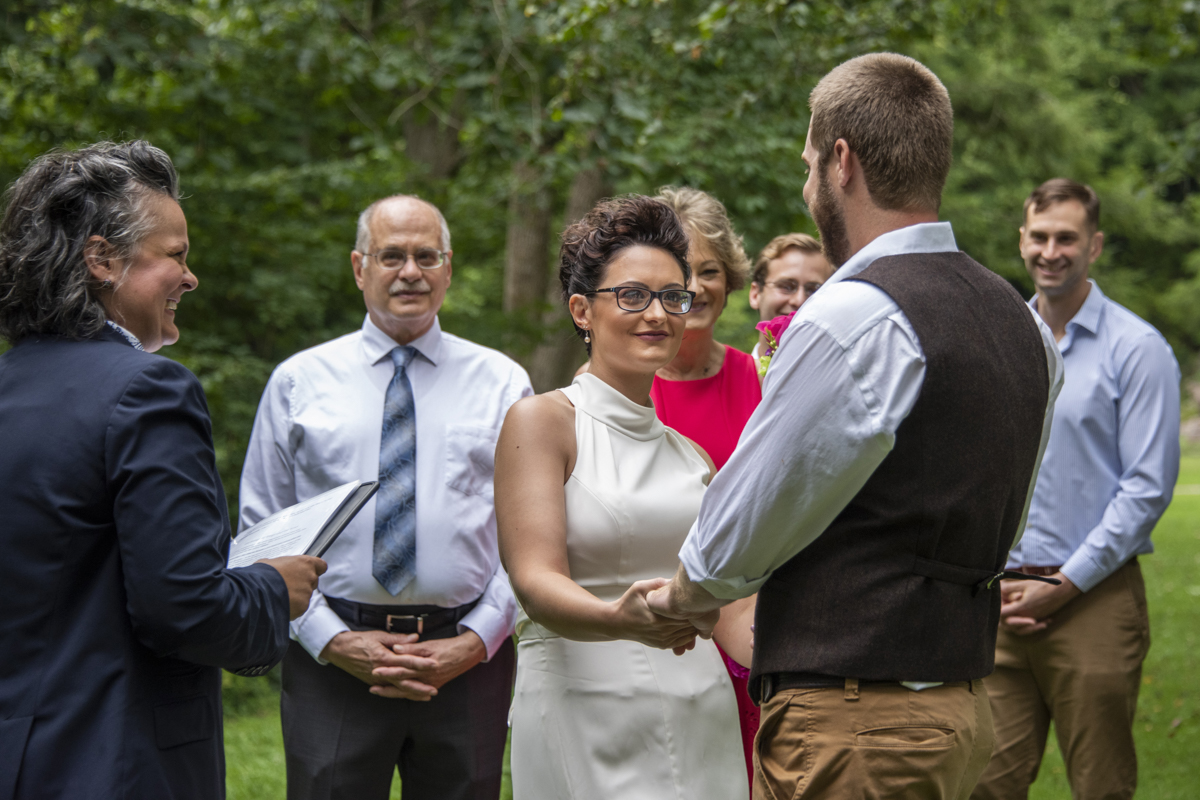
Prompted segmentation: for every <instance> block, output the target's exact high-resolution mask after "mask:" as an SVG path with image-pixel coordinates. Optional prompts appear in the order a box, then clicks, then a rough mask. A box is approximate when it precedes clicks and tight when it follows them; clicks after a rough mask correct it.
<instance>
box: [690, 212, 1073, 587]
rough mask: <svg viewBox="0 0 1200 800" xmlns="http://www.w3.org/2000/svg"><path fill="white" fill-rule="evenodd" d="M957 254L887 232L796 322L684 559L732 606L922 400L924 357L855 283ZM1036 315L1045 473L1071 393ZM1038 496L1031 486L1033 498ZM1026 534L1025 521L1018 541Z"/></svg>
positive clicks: (904, 326)
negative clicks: (917, 258)
mask: <svg viewBox="0 0 1200 800" xmlns="http://www.w3.org/2000/svg"><path fill="white" fill-rule="evenodd" d="M957 250H958V246H957V244H956V243H955V241H954V233H953V231H952V230H951V228H950V224H949V223H947V222H937V223H925V224H920V225H913V226H910V227H907V228H902V229H900V230H896V231H892V232H890V233H886V234H884V235H883V236H880V237H878V238H877V239H875V240H874V241H872V242H871V243H870V244H868V245H867V246H866V247H864V248H863V249H862V250H860V251H859V252H858V253H856V254H855V255H854V257H853V258H851V259H850V260H849V261H847V262H846V263H845V264H844V265H842V267H841V268H840V269H838V271H837V272H836V273H834V275H833V277H832V278H831V279H830V280H829V281H828V282H827V283H826V284H825V285H824V286H822V287H821V291H819V292H817V293H816V294H814V295H813V296H812V297H811V298H810V299H809V300H808V301H807V302H806V303H805V304H804V305H803V306H801V307H800V310H799V311H797V312H796V316H795V317H793V319H792V323H791V325H790V326H789V327H788V329H787V330H786V331H785V332H784V334H783V338H782V341H781V342H780V346H779V350H778V351H777V352H776V353H775V354H774V355H773V356H772V358H771V366H770V369H768V370H767V375H766V379H765V381H764V382H763V399H762V403H761V404H760V405H759V406H758V408H757V409H756V410H755V412H754V414H753V415H752V416H751V417H750V420H749V422H747V423H746V427H745V429H744V430H743V431H742V436H741V439H739V440H738V446H737V449H736V450H734V452H733V456H732V457H731V458H730V459H729V461H728V463H726V464H725V466H724V468H722V469H721V471H720V472H718V473H717V474H716V475H715V476H714V477H713V480H712V484H711V485H710V486H709V489H708V492H707V493H706V494H705V495H704V501H703V503H701V505H700V516H699V519H697V520H696V523H695V525H693V526H692V530H691V532H690V533H689V534H688V537H687V540H686V541H685V542H684V544H683V549H682V550H681V551H680V554H679V558H680V561H681V562H682V563H683V565H684V568H685V569H687V572H688V576H689V577H690V578H691V579H692V580H693V581H695V582H697V583H699V584H701V585H702V586H704V588H705V589H707V590H708V591H709V592H710V593H711V594H712V595H714V596H716V597H720V598H724V599H734V598H738V597H746V596H748V595H751V594H753V593H754V592H756V591H758V589H759V587H760V586H762V584H763V583H764V582H765V581H766V580H767V578H768V577H770V575H771V573H772V572H773V571H774V570H775V569H777V568H779V567H781V566H783V565H784V564H785V563H787V562H788V561H789V560H790V559H791V558H792V557H793V556H794V555H796V554H797V553H798V552H800V551H801V550H802V549H804V548H805V547H807V546H808V545H809V544H810V543H811V542H812V541H813V540H815V539H816V538H817V537H818V536H820V535H821V533H823V532H824V531H825V529H826V528H827V527H828V526H829V524H830V523H831V522H833V520H834V518H835V517H836V516H837V515H838V514H839V513H840V512H841V511H842V509H843V508H845V507H846V505H847V504H848V503H849V502H850V501H851V500H852V499H853V498H854V496H855V495H856V494H858V492H859V490H860V489H862V487H863V485H864V484H865V483H866V482H867V479H868V478H870V477H871V474H872V473H873V472H874V471H875V469H876V468H877V467H878V466H879V464H880V463H881V462H882V461H883V459H884V457H885V456H887V454H888V453H889V452H890V451H891V449H892V447H893V445H894V444H895V440H896V429H897V428H898V427H899V426H900V423H901V422H902V421H903V420H904V418H905V417H907V416H908V414H909V412H910V411H912V408H913V405H914V404H915V403H916V401H917V397H918V396H919V395H920V392H921V385H922V382H923V381H924V379H925V356H924V353H923V352H922V350H921V344H920V341H919V340H918V339H917V334H916V332H915V331H914V330H913V328H912V325H911V324H910V323H909V321H908V318H907V317H906V316H905V315H904V312H902V311H901V310H900V307H899V306H898V305H896V303H895V301H894V300H892V299H891V297H889V296H888V295H887V294H886V293H885V292H884V291H883V290H881V289H879V288H878V287H876V286H873V285H871V284H869V283H864V282H862V281H853V280H847V279H848V278H852V277H854V276H855V275H857V274H858V273H859V272H861V271H862V270H864V269H866V268H867V266H869V265H870V264H871V263H872V262H874V261H875V259H877V258H881V257H883V256H888V255H900V254H905V253H944V252H956V251H957ZM1031 313H1032V312H1031ZM1033 316H1034V319H1035V320H1036V321H1037V324H1038V327H1039V330H1040V331H1041V334H1042V341H1043V345H1044V347H1045V349H1046V364H1047V367H1048V371H1049V374H1048V377H1049V381H1050V397H1049V402H1048V404H1047V407H1046V417H1045V422H1044V425H1043V428H1042V440H1041V446H1040V448H1039V451H1038V462H1039V463H1040V461H1041V456H1042V453H1043V452H1044V450H1045V447H1046V440H1047V438H1048V437H1049V433H1050V420H1051V417H1052V414H1053V409H1054V398H1055V397H1056V396H1057V394H1058V390H1059V388H1060V386H1061V385H1062V357H1061V356H1060V355H1059V353H1058V348H1057V347H1056V346H1055V344H1054V336H1053V334H1052V333H1051V332H1050V329H1049V328H1048V327H1047V326H1046V324H1045V323H1044V322H1042V320H1041V319H1040V318H1039V317H1038V316H1037V314H1033ZM1036 475H1037V469H1036V466H1035V469H1034V477H1035V479H1036ZM1032 488H1033V485H1032V481H1031V484H1030V495H1032V493H1033V492H1032ZM1026 513H1028V500H1027V501H1026ZM1023 528H1024V521H1023V520H1022V524H1021V526H1020V527H1018V535H1019V531H1020V530H1021V529H1023Z"/></svg>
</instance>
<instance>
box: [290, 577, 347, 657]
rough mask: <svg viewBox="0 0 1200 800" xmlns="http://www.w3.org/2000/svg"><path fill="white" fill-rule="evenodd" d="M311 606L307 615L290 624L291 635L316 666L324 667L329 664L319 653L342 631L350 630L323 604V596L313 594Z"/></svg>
mask: <svg viewBox="0 0 1200 800" xmlns="http://www.w3.org/2000/svg"><path fill="white" fill-rule="evenodd" d="M312 604H313V607H312V608H310V609H309V610H308V613H306V614H304V615H303V616H301V617H299V618H297V619H296V620H295V621H294V622H292V624H291V634H292V639H293V640H294V641H297V642H299V643H300V646H301V647H303V648H304V649H305V650H306V651H308V654H309V655H310V656H312V657H313V658H315V659H316V660H317V663H318V664H320V665H322V666H324V665H325V664H328V663H329V662H328V661H326V660H325V659H323V658H321V651H322V650H324V649H325V645H327V644H329V640H330V639H332V638H333V637H335V636H337V635H338V634H339V633H341V632H343V631H348V630H350V626H349V625H347V624H346V623H345V622H343V621H342V618H341V617H339V616H338V615H337V613H336V612H335V611H334V610H333V609H332V608H330V607H329V606H327V605H326V604H325V598H324V596H322V595H318V594H316V593H315V592H314V593H313V599H312Z"/></svg>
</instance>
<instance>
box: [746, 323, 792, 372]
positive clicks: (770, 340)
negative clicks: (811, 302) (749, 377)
mask: <svg viewBox="0 0 1200 800" xmlns="http://www.w3.org/2000/svg"><path fill="white" fill-rule="evenodd" d="M794 316H796V312H795V311H793V312H792V313H791V314H784V315H783V316H782V317H775V319H770V320H767V321H766V322H760V323H758V324H757V325H755V326H754V327H755V328H756V329H758V330H760V331H762V333H763V336H765V337H766V338H767V350H766V352H765V353H763V354H762V355H760V356H759V357H758V377H759V378H761V377H763V376H764V375H766V374H767V367H769V366H771V356H772V355H774V354H775V351H776V350H778V349H779V340H780V339H782V338H783V332H784V331H786V330H787V329H788V325H791V324H792V317H794Z"/></svg>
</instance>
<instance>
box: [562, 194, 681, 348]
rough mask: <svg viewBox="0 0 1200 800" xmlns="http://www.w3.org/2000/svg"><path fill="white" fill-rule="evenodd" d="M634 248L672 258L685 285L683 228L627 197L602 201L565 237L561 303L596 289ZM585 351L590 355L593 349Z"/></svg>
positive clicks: (662, 211)
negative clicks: (662, 252) (612, 265)
mask: <svg viewBox="0 0 1200 800" xmlns="http://www.w3.org/2000/svg"><path fill="white" fill-rule="evenodd" d="M638 244H640V245H644V246H646V247H657V248H658V249H660V250H665V251H666V252H668V253H670V254H671V256H672V257H674V259H675V261H676V263H678V264H679V269H680V270H681V271H682V272H683V284H684V285H685V286H686V285H687V282H688V280H690V279H691V276H692V269H691V267H689V266H688V263H687V251H688V237H687V232H685V231H684V229H683V223H681V222H680V221H679V217H678V216H676V214H675V212H674V211H672V210H671V207H670V206H668V205H667V204H666V203H664V202H662V201H660V200H655V199H654V198H652V197H646V196H644V195H640V194H630V195H625V196H624V197H613V198H610V199H608V200H601V201H600V202H599V203H597V204H596V207H595V208H593V209H592V210H591V211H589V212H588V213H587V216H585V217H584V218H583V219H581V220H579V221H578V222H576V223H575V224H573V225H570V226H568V227H567V229H566V230H565V231H563V234H562V248H561V249H560V250H559V254H558V280H559V282H560V283H562V295H563V301H564V302H570V299H571V295H576V294H582V295H589V294H591V293H592V292H594V291H596V289H598V288H600V285H601V284H602V283H603V282H604V272H605V270H606V269H607V267H608V265H609V263H610V262H611V261H612V260H613V259H614V258H616V256H617V254H618V253H620V252H621V251H622V250H624V249H625V248H626V247H632V246H634V245H638ZM575 333H576V335H578V336H579V338H581V339H582V338H583V337H584V334H585V333H586V331H584V330H583V329H582V328H580V327H579V326H578V325H576V326H575ZM585 345H586V347H587V349H588V354H589V355H590V354H591V352H592V346H591V345H590V344H587V343H586V342H585Z"/></svg>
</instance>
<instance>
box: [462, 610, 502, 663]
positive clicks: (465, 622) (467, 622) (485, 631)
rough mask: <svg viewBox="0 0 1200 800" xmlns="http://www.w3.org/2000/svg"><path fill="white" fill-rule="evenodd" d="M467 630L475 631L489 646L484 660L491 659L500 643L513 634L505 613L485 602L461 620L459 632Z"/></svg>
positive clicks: (486, 645)
mask: <svg viewBox="0 0 1200 800" xmlns="http://www.w3.org/2000/svg"><path fill="white" fill-rule="evenodd" d="M465 630H471V631H474V632H475V634H476V635H477V636H478V637H479V638H480V639H482V640H483V646H484V647H486V648H487V658H485V659H484V661H491V660H492V656H494V655H496V651H497V650H499V649H500V645H502V644H504V641H505V640H506V639H508V638H509V637H510V636H512V630H510V629H509V626H508V623H507V621H506V620H505V619H504V615H503V614H501V613H500V612H499V611H498V610H497V609H495V608H493V607H492V606H489V605H485V604H484V603H480V604H479V605H477V606H475V607H474V608H473V609H471V613H469V614H467V615H466V616H465V617H463V618H462V619H461V620H460V621H459V623H458V632H459V633H462V632H463V631H465Z"/></svg>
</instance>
